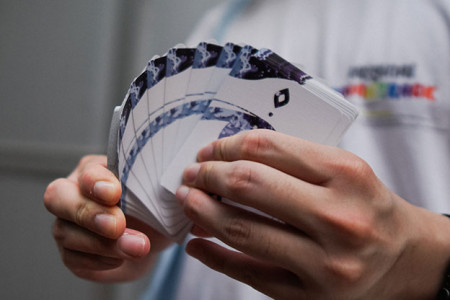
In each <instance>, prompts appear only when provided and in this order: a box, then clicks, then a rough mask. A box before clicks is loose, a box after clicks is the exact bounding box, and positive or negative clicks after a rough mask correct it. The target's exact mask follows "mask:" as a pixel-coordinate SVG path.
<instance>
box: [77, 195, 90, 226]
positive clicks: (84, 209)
mask: <svg viewBox="0 0 450 300" xmlns="http://www.w3.org/2000/svg"><path fill="white" fill-rule="evenodd" d="M90 212H91V209H90V205H89V202H87V201H80V202H79V203H78V205H77V207H76V209H75V215H74V221H75V223H76V224H78V225H80V226H82V227H85V225H86V223H87V220H88V219H89V216H90Z"/></svg>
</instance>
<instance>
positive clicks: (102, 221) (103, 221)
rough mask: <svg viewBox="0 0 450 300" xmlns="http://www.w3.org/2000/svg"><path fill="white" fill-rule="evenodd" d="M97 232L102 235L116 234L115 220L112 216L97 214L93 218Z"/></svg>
mask: <svg viewBox="0 0 450 300" xmlns="http://www.w3.org/2000/svg"><path fill="white" fill-rule="evenodd" d="M94 223H95V226H96V228H97V231H98V232H100V233H102V234H110V233H111V232H116V218H115V217H114V216H113V215H108V214H98V215H96V216H95V218H94Z"/></svg>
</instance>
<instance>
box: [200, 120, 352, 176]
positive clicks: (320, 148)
mask: <svg viewBox="0 0 450 300" xmlns="http://www.w3.org/2000/svg"><path fill="white" fill-rule="evenodd" d="M347 156H348V153H347V152H345V151H343V150H340V149H337V148H336V147H330V146H325V145H321V144H317V143H313V142H309V141H307V140H304V139H300V138H296V137H293V136H289V135H286V134H282V133H279V132H275V131H272V130H259V129H255V130H250V131H247V132H244V133H240V134H236V135H234V136H231V137H227V138H223V139H219V140H216V141H214V142H212V143H211V144H209V145H207V146H206V147H204V148H202V149H201V150H200V151H199V152H198V156H197V159H198V161H200V162H202V161H208V160H221V161H236V160H250V161H254V162H259V163H262V164H265V165H268V166H271V167H273V168H275V169H278V170H280V171H282V172H284V173H287V174H289V175H292V176H294V177H296V178H299V179H302V180H304V181H307V182H309V183H313V184H324V183H326V182H328V181H329V180H330V179H331V178H333V177H334V175H335V172H336V171H334V169H335V168H331V167H330V163H333V162H336V161H339V160H342V159H343V158H345V157H347Z"/></svg>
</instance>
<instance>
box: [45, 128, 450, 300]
mask: <svg viewBox="0 0 450 300" xmlns="http://www.w3.org/2000/svg"><path fill="white" fill-rule="evenodd" d="M183 180H184V185H182V186H181V187H180V188H179V189H178V191H177V195H176V196H177V198H178V199H179V201H180V203H181V204H182V205H183V206H184V209H185V213H186V215H187V216H188V217H189V218H190V219H191V220H192V221H193V222H194V223H195V226H194V228H193V230H192V232H193V233H194V234H196V235H198V236H199V238H196V239H193V240H191V241H190V242H189V243H188V245H187V248H186V251H187V252H188V254H190V255H192V256H193V257H195V258H197V259H199V260H200V261H201V262H202V263H204V264H206V265H207V266H209V267H211V268H212V269H215V270H217V271H219V272H222V273H224V274H226V275H228V276H230V277H232V278H235V279H236V280H239V281H242V282H244V283H246V284H248V285H250V286H252V287H254V288H255V289H257V290H259V291H261V292H263V293H265V294H267V295H269V296H270V297H273V298H276V299H432V298H433V297H434V295H435V294H436V292H437V290H438V288H439V285H440V282H441V280H442V275H443V272H444V269H445V266H446V263H448V262H449V261H450V242H449V239H448V236H450V226H449V225H450V221H449V220H448V218H446V217H443V216H440V215H438V214H435V213H432V212H429V211H427V210H424V209H421V208H418V207H415V206H412V205H410V204H409V203H407V202H406V201H405V200H403V199H401V198H400V197H399V196H397V195H395V194H394V193H393V192H391V191H390V190H388V189H387V188H386V187H385V186H384V185H383V183H382V182H380V180H379V179H378V178H377V177H376V176H375V174H374V173H373V171H372V170H371V168H370V167H369V166H368V165H367V163H366V162H364V161H363V160H361V159H360V158H358V157H356V156H355V155H353V154H351V153H349V152H346V151H343V150H341V149H338V148H335V147H329V146H323V145H318V144H314V143H311V142H307V141H305V140H302V139H298V138H294V137H290V136H287V135H283V134H280V133H276V132H272V131H266V130H252V131H249V132H246V133H242V134H238V135H236V136H233V137H229V138H225V139H221V140H218V141H215V142H213V143H212V144H210V145H208V146H206V147H205V148H203V149H202V150H200V152H199V154H198V163H196V164H193V165H191V166H189V167H188V168H187V169H186V170H185V172H184V174H183ZM98 182H100V184H98ZM96 183H97V184H96ZM211 193H212V194H215V195H220V196H222V197H224V198H227V199H231V200H232V201H229V202H226V203H225V201H224V202H220V201H217V200H216V198H215V197H214V198H213V197H211V196H209V195H211ZM119 197H120V184H119V182H118V181H117V179H116V178H115V177H114V175H113V174H112V173H111V172H109V171H108V170H107V169H106V160H105V158H104V157H102V156H88V157H85V158H83V159H82V160H81V162H80V164H79V165H78V167H77V168H76V169H75V170H74V172H73V173H72V174H71V175H70V176H69V177H68V178H64V179H57V180H56V181H54V182H52V183H51V184H50V185H49V186H48V188H47V190H46V192H45V195H44V204H45V206H46V208H47V209H48V210H49V211H50V212H51V213H52V214H54V215H55V216H56V221H55V225H54V228H53V235H54V237H55V240H56V243H57V245H58V248H59V249H60V253H61V257H62V260H63V262H64V263H65V265H66V266H67V267H68V268H69V269H70V270H71V271H72V272H73V273H75V274H76V275H78V276H80V277H82V278H86V279H90V280H94V281H100V282H118V281H127V280H133V279H135V278H138V277H140V276H142V275H143V274H145V273H146V272H147V271H148V270H149V268H150V267H151V265H152V262H153V261H154V258H155V257H156V256H157V254H158V253H159V252H160V251H161V250H162V249H164V248H165V247H167V246H168V245H169V244H170V242H169V241H168V240H167V239H166V238H164V237H163V236H162V235H161V234H159V233H157V232H156V231H154V230H152V229H151V228H149V227H148V226H146V225H145V224H143V223H142V222H139V221H138V220H134V219H132V218H130V217H128V216H125V215H124V214H123V213H122V212H121V210H120V209H119V208H118V207H117V206H116V204H117V202H118V200H119ZM230 204H239V205H244V206H247V207H252V208H254V209H256V210H258V211H260V212H263V213H265V214H261V213H255V212H254V211H253V212H252V211H249V210H248V209H242V208H239V207H236V206H235V205H230ZM105 215H107V216H112V217H110V218H108V217H104V216H105ZM268 215H270V216H271V217H268ZM206 236H208V237H209V236H213V237H217V238H218V239H220V240H222V241H223V242H225V243H226V244H228V245H230V246H232V247H233V248H235V249H237V250H239V252H236V251H231V250H229V249H226V248H223V247H221V246H219V245H217V244H214V243H212V242H210V241H208V240H205V239H203V238H202V237H206ZM150 241H151V245H150Z"/></svg>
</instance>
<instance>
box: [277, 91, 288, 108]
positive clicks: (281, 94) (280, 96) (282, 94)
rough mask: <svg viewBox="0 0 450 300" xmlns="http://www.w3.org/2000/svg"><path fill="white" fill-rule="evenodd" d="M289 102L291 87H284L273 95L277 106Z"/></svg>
mask: <svg viewBox="0 0 450 300" xmlns="http://www.w3.org/2000/svg"><path fill="white" fill-rule="evenodd" d="M288 102H289V89H283V90H280V91H278V92H276V93H275V95H273V105H274V106H275V108H279V107H282V106H285V105H286V104H288Z"/></svg>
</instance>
